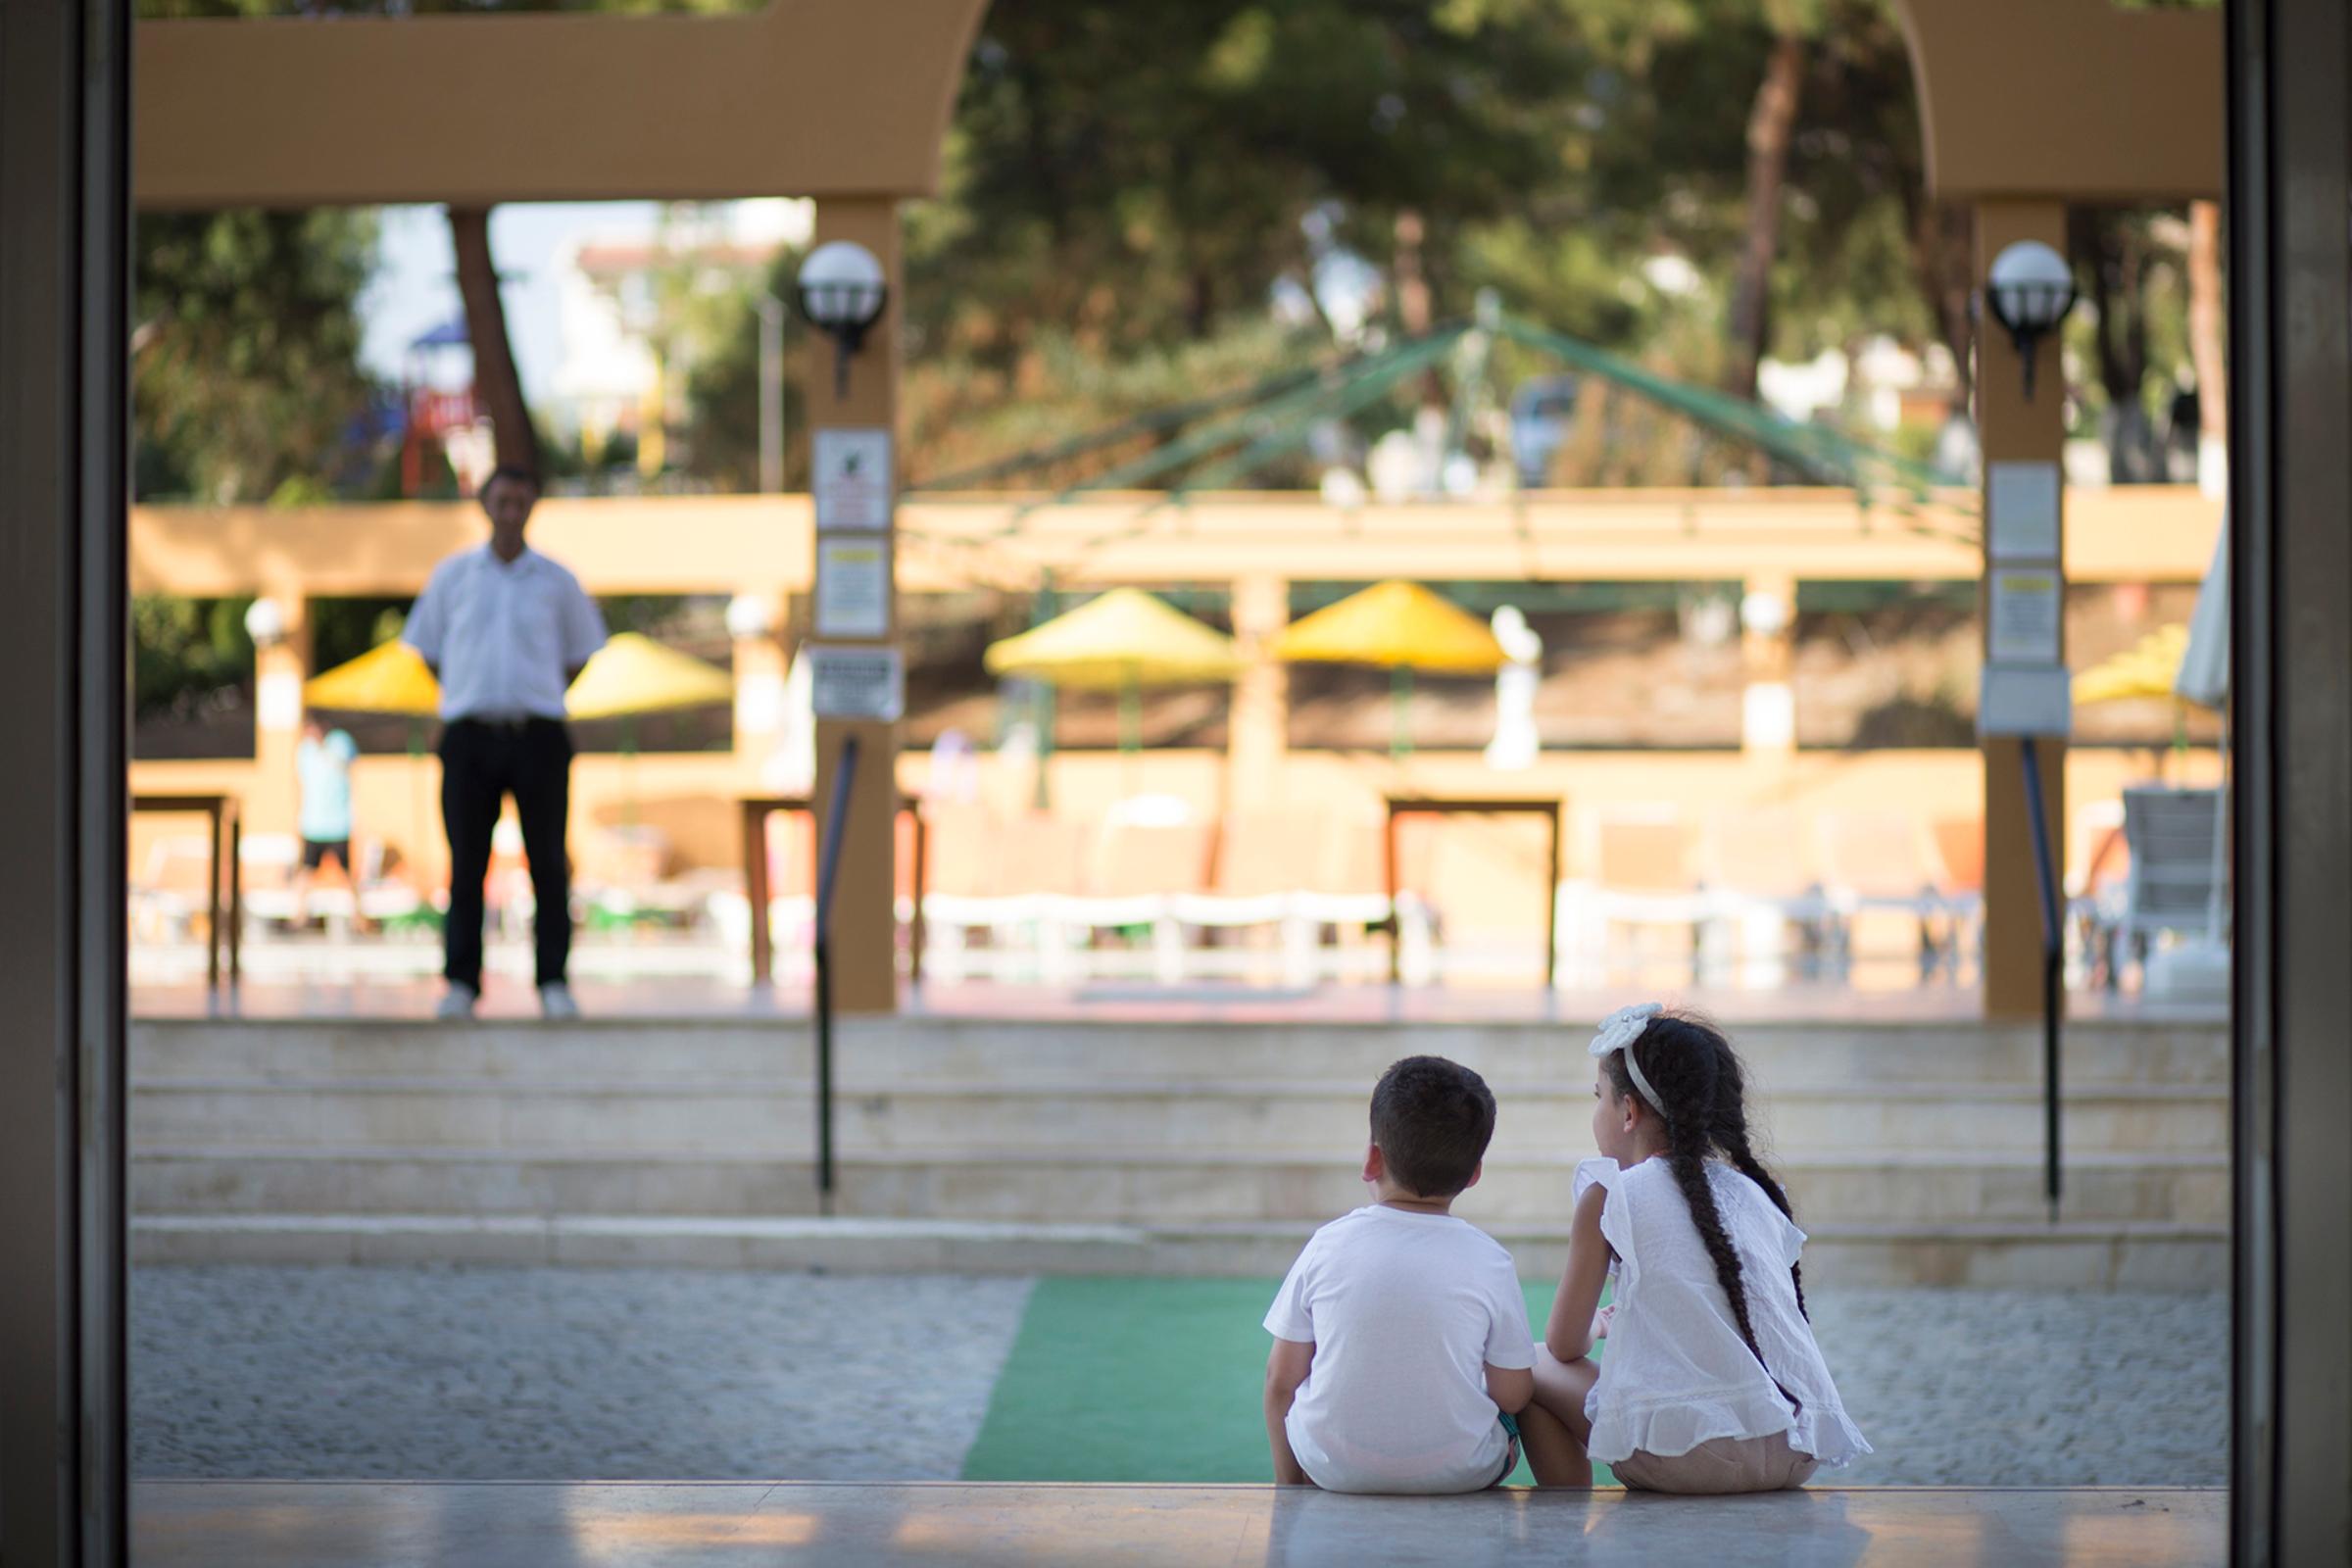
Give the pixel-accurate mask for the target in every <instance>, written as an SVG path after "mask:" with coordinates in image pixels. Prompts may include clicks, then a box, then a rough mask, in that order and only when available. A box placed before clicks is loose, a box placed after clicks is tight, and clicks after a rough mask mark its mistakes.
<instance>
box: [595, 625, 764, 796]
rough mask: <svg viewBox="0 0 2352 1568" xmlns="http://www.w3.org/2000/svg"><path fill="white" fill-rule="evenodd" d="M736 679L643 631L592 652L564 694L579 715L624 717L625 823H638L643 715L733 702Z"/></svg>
mask: <svg viewBox="0 0 2352 1568" xmlns="http://www.w3.org/2000/svg"><path fill="white" fill-rule="evenodd" d="M734 697H735V678H734V677H733V676H731V675H729V674H728V673H727V672H726V671H725V670H723V669H720V668H719V667H718V666H717V665H716V664H706V663H704V662H702V661H701V660H699V659H697V658H695V657H694V656H693V655H692V654H681V653H679V652H678V651H677V650H676V649H675V648H669V647H665V646H663V645H662V644H661V643H658V642H656V641H654V640H653V639H652V638H651V637H648V636H645V635H644V634H642V633H640V632H633V631H624V632H616V633H614V634H613V636H612V637H611V638H610V639H608V640H607V641H606V643H605V646H604V647H602V648H600V649H598V650H597V651H596V652H595V653H594V654H592V655H590V656H589V660H588V663H587V666H586V667H585V668H583V669H582V670H581V671H580V673H579V675H578V677H577V678H576V679H574V680H573V681H572V683H571V689H570V690H569V691H567V692H565V693H564V712H565V713H567V714H569V715H570V716H571V717H573V718H617V719H619V720H620V758H621V765H622V767H623V768H624V769H625V771H626V780H627V793H626V794H625V795H623V796H622V798H621V821H622V822H623V823H625V824H626V825H628V826H631V827H634V826H635V825H636V823H637V726H636V724H635V719H636V717H637V715H638V714H640V713H666V712H670V711H675V710H677V709H681V708H707V707H709V706H711V704H714V703H725V702H732V701H733V700H734Z"/></svg>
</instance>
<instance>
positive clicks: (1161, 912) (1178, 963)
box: [1049, 817, 1216, 985]
mask: <svg viewBox="0 0 2352 1568" xmlns="http://www.w3.org/2000/svg"><path fill="white" fill-rule="evenodd" d="M1215 852H1216V825H1215V824H1214V823H1211V822H1168V821H1162V820H1143V821H1136V820H1121V819H1119V818H1116V817H1114V818H1112V819H1111V820H1108V821H1106V822H1104V823H1103V827H1102V829H1101V831H1100V833H1099V834H1098V835H1097V836H1096V838H1095V840H1094V842H1093V844H1092V845H1091V846H1090V850H1089V855H1088V861H1087V871H1086V882H1085V886H1086V891H1085V893H1083V894H1082V895H1079V896H1075V897H1070V896H1063V897H1060V898H1056V899H1054V901H1053V902H1052V903H1051V905H1050V906H1049V916H1050V918H1051V919H1052V920H1053V921H1054V923H1057V924H1059V925H1060V926H1061V927H1063V928H1064V930H1065V931H1066V932H1067V933H1069V934H1072V935H1075V936H1077V937H1078V938H1079V939H1080V944H1081V946H1090V945H1091V938H1092V936H1093V934H1094V933H1096V932H1099V931H1103V930H1105V929H1123V928H1126V927H1131V926H1149V927H1150V928H1151V931H1152V972H1153V976H1154V978H1156V979H1157V980H1158V981H1159V982H1160V983H1161V984H1163V985H1174V984H1177V983H1178V982H1180V981H1181V980H1182V979H1183V978H1184V931H1183V926H1182V924H1181V923H1180V922H1179V921H1178V919H1177V917H1176V903H1177V900H1179V899H1181V898H1184V897H1186V896H1197V895H1200V894H1201V893H1205V892H1206V891H1207V889H1208V871H1209V862H1210V859H1211V858H1212V857H1213V856H1214V854H1215Z"/></svg>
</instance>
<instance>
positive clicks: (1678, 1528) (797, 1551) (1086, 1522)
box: [132, 1481, 2229, 1568]
mask: <svg viewBox="0 0 2352 1568" xmlns="http://www.w3.org/2000/svg"><path fill="white" fill-rule="evenodd" d="M132 1509H133V1531H132V1534H133V1544H134V1548H135V1555H136V1558H137V1560H138V1561H139V1562H141V1563H143V1564H147V1565H150V1568H281V1565H289V1568H290V1565H293V1564H298V1563H299V1564H316V1563H334V1564H337V1565H338V1568H378V1565H392V1564H404V1565H405V1564H418V1563H431V1564H436V1565H446V1568H509V1565H513V1568H557V1565H572V1564H578V1565H587V1564H596V1565H598V1568H639V1565H646V1568H651V1565H655V1564H659V1565H662V1568H704V1565H733V1564H739V1563H741V1564H750V1563H760V1564H774V1563H856V1564H860V1565H863V1568H900V1565H905V1568H912V1565H918V1564H920V1565H938V1564H946V1563H953V1564H957V1565H975V1568H986V1565H993V1564H1015V1563H1018V1564H1024V1565H1047V1568H1052V1565H1056V1564H1073V1565H1074V1564H1089V1565H1092V1564H1097V1563H1106V1562H1119V1563H1132V1564H1146V1565H1156V1564H1170V1565H1174V1564H1184V1565H1187V1568H1193V1565H1205V1564H1212V1563H1233V1564H1242V1563H1249V1564H1265V1565H1269V1568H1271V1565H1275V1564H1282V1565H1286V1568H1288V1565H1297V1568H1308V1565H1325V1564H1328V1565H1331V1568H1360V1565H1364V1564H1373V1563H1382V1564H1387V1563H1432V1564H1436V1563H1445V1564H1463V1565H1474V1564H1489V1563H1491V1564H1495V1565H1497V1568H1501V1565H1505V1564H1507V1565H1510V1568H1522V1565H1524V1564H1527V1563H1530V1562H1538V1561H1541V1562H1546V1563H1562V1564H1566V1563H1580V1564H1588V1563H1589V1564H1594V1565H1611V1564H1627V1565H1639V1568H1656V1565H1658V1564H1661V1563H1695V1562H1708V1561H1717V1562H1724V1563H1737V1564H1740V1565H1741V1568H1758V1565H1764V1564H1775V1565H1783V1568H1817V1565H1818V1568H1832V1565H1835V1568H1852V1565H1863V1564H1882V1563H1885V1564H1902V1565H1904V1568H1940V1565H1946V1564H1948V1565H1954V1568H1958V1565H1964V1564H1967V1565H1975V1564H1984V1565H1995V1564H1997V1565H1999V1568H2039V1565H2043V1564H2059V1563H2064V1564H2077V1565H2106V1564H2113V1565H2116V1568H2124V1565H2130V1568H2172V1565H2181V1568H2187V1565H2192V1564H2193V1565H2204V1564H2211V1563H2218V1562H2221V1561H2223V1560H2224V1559H2225V1558H2226V1557H2227V1555H2228V1532H2229V1495H2228V1494H2227V1493H2226V1492H2222V1491H2219V1490H2212V1491H2203V1490H2197V1491H2191V1490H2165V1489H2122V1488H2096V1489H2077V1490H2063V1489H2049V1490H2032V1489H2020V1490H1977V1489H1957V1488H1954V1489H1945V1488H1917V1489H1914V1488H1891V1487H1890V1488H1879V1489H1853V1490H1844V1491H1840V1490H1833V1489H1829V1488H1814V1489H1810V1490H1807V1491H1804V1492H1797V1493H1778V1494H1773V1495H1765V1496H1754V1497H1732V1498H1700V1499H1693V1498H1673V1497H1661V1496H1655V1495H1629V1494H1627V1493H1624V1492H1619V1491H1614V1490H1604V1491H1598V1492H1593V1493H1569V1492H1557V1493H1537V1492H1527V1491H1507V1492H1499V1493H1487V1494H1481V1495H1473V1496H1467V1497H1431V1498H1401V1497H1343V1496H1336V1495H1327V1494H1323V1493H1317V1492H1313V1491H1311V1490H1278V1489H1275V1488H1271V1487H1210V1486H1157V1487H1132V1486H1040V1485H1031V1484H1025V1483H1011V1484H999V1485H987V1484H980V1483H968V1482H943V1483H928V1484H919V1483H918V1484H876V1485H864V1486H858V1485H841V1484H830V1483H824V1484H820V1483H806V1482H781V1483H773V1484H771V1483H764V1482H748V1483H729V1482H698V1483H662V1484H598V1483H593V1482H566V1483H531V1482H518V1483H505V1484H500V1483H421V1484H417V1483H401V1484H362V1483H344V1482H259V1483H256V1482H211V1481H153V1482H144V1483H140V1484H139V1485H137V1486H136V1487H134V1489H133V1495H132Z"/></svg>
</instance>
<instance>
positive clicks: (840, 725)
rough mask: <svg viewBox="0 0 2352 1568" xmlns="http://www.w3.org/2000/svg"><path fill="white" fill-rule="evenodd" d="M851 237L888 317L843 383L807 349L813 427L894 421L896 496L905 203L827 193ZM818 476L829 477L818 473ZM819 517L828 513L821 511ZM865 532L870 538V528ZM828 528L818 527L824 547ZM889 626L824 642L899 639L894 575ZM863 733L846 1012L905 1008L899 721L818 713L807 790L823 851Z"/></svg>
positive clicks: (838, 235) (840, 923)
mask: <svg viewBox="0 0 2352 1568" xmlns="http://www.w3.org/2000/svg"><path fill="white" fill-rule="evenodd" d="M833 240H852V241H855V242H856V243H858V244H859V245H862V246H864V247H865V248H866V249H867V250H869V251H871V252H873V253H874V256H875V258H876V259H877V260H879V261H880V262H881V264H882V275H883V278H884V280H885V282H886V284H887V285H888V287H889V289H890V300H889V304H888V307H887V308H886V309H885V310H884V312H883V314H882V319H880V320H878V321H876V322H875V323H874V324H873V326H872V327H871V328H870V329H868V331H867V332H866V334H865V343H864V346H863V348H861V349H860V350H859V352H858V354H857V355H856V356H855V357H854V358H853V359H852V360H851V361H850V362H849V376H848V382H847V385H846V386H845V387H842V388H839V389H837V388H836V386H835V384H834V356H833V352H832V346H831V345H830V344H827V345H824V346H823V347H822V348H821V349H820V350H819V351H818V352H817V353H815V354H813V355H811V356H810V357H809V361H810V365H811V368H812V373H811V374H810V376H809V387H808V388H807V396H808V400H809V425H810V428H811V430H812V431H815V432H822V431H825V430H827V429H867V430H874V429H879V430H887V431H889V432H891V435H892V438H893V439H892V447H893V450H892V453H891V465H890V475H889V483H890V485H891V489H892V496H893V498H894V503H895V497H896V493H897V485H898V482H899V476H900V475H901V474H902V473H904V472H905V467H906V465H905V462H904V459H903V457H902V455H901V454H900V453H899V452H898V451H897V450H896V447H897V440H896V437H897V432H898V397H899V322H900V320H901V319H903V312H904V301H903V300H902V298H901V292H902V289H903V287H904V277H903V275H902V268H901V266H900V256H899V210H898V203H897V201H896V200H895V199H892V198H889V197H847V198H839V199H835V198H826V199H824V200H821V201H819V202H818V203H817V204H816V243H817V244H819V245H823V244H827V243H830V242H831V241H833ZM817 482H820V483H821V482H822V476H821V475H819V476H818V480H817ZM820 520H821V519H820ZM866 537H868V538H871V537H873V536H872V535H870V534H869V535H867V536H866ZM881 537H882V538H883V539H884V540H885V541H886V542H889V543H891V544H892V545H893V548H892V549H891V550H890V551H889V552H888V559H889V562H890V564H889V565H888V566H886V568H885V569H887V570H891V571H894V572H895V570H896V560H897V552H896V549H895V528H893V529H892V530H889V531H886V532H885V533H884V534H883V535H882V536H881ZM825 538H826V535H824V534H823V533H822V532H820V533H819V534H818V536H817V544H816V548H817V550H818V552H819V554H820V560H821V553H822V551H823V548H824V540H825ZM891 597H892V603H891V608H890V616H889V627H888V630H887V633H886V634H885V635H884V636H882V637H878V638H858V637H844V636H821V637H818V638H816V639H815V640H818V641H821V642H822V643H824V644H825V645H827V646H843V645H852V646H866V647H873V648H891V649H895V648H896V647H897V646H898V635H899V614H898V605H897V595H896V588H895V584H894V586H893V589H892V596H891ZM853 734H855V735H856V736H857V737H858V769H857V779H856V783H855V787H854V788H853V790H852V792H851V796H850V804H849V820H848V822H847V824H846V825H845V828H844V831H843V835H842V850H841V883H840V886H839V887H838V888H836V889H835V890H834V894H833V921H832V927H831V929H832V962H833V977H832V985H833V1001H834V1005H836V1006H837V1007H839V1008H840V1010H841V1011H843V1012H849V1013H876V1012H893V1011H896V1010H897V1008H898V1002H899V979H898V911H897V907H896V899H895V896H894V888H895V883H894V867H893V855H894V854H895V849H896V845H895V838H896V834H895V828H894V817H895V815H896V812H897V808H898V800H899V785H898V776H897V775H898V760H899V726H898V722H897V720H896V719H895V718H893V719H873V718H827V717H825V716H823V714H822V711H821V703H820V711H819V715H818V718H817V721H816V787H815V789H814V790H812V791H811V792H810V799H811V800H813V801H815V802H817V803H819V815H818V820H817V825H816V826H817V835H818V844H817V853H818V855H819V856H820V857H821V856H822V855H823V853H824V832H825V823H824V820H823V805H824V803H829V802H830V801H831V800H832V799H833V770H834V767H835V765H836V763H837V762H838V761H839V760H840V758H841V749H842V743H843V741H845V740H846V739H847V738H848V737H849V736H851V735H853Z"/></svg>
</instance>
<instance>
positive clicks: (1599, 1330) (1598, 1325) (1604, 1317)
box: [1593, 1301, 1617, 1340]
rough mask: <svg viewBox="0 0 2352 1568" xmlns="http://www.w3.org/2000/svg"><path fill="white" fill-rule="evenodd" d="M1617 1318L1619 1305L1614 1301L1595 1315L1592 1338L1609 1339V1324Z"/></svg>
mask: <svg viewBox="0 0 2352 1568" xmlns="http://www.w3.org/2000/svg"><path fill="white" fill-rule="evenodd" d="M1616 1316H1617V1303H1616V1302H1614V1301H1611V1302H1610V1303H1609V1304H1608V1305H1606V1306H1604V1307H1602V1308H1601V1309H1600V1310H1599V1311H1597V1312H1595V1313H1593V1338H1594V1339H1596V1340H1605V1339H1607V1338H1608V1337H1609V1324H1610V1322H1611V1320H1613V1319H1614V1318H1615V1317H1616Z"/></svg>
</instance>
